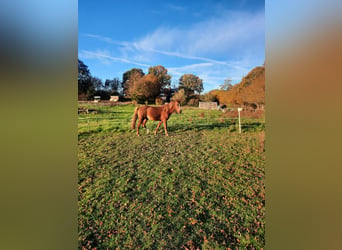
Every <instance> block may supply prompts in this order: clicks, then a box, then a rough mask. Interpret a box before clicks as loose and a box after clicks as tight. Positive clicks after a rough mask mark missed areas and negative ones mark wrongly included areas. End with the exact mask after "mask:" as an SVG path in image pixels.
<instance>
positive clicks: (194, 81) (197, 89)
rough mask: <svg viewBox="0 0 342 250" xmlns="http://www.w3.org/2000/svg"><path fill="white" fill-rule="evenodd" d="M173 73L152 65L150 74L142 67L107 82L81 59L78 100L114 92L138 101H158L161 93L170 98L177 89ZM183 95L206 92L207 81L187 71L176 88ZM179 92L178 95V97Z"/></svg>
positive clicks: (113, 93) (125, 98) (181, 96)
mask: <svg viewBox="0 0 342 250" xmlns="http://www.w3.org/2000/svg"><path fill="white" fill-rule="evenodd" d="M171 77H172V76H171V75H169V74H168V71H167V69H166V68H165V67H164V66H162V65H157V66H151V67H149V68H148V72H147V74H145V73H144V72H143V70H142V69H139V68H132V69H130V70H128V71H126V72H124V73H123V75H122V80H121V81H120V79H119V78H117V77H116V78H113V79H106V81H105V82H104V83H103V82H102V80H101V79H99V78H98V77H95V76H92V74H91V73H90V70H89V68H88V66H87V65H85V64H84V63H83V62H82V61H81V60H78V99H79V100H92V99H93V97H94V96H96V95H98V96H101V99H104V100H106V99H107V100H108V99H109V98H110V96H111V95H117V96H120V98H121V99H122V100H133V101H136V102H138V103H144V102H155V101H156V100H158V98H159V99H160V98H161V96H162V97H164V98H165V99H166V101H170V98H171V97H172V95H173V94H174V91H175V88H173V89H172V88H171ZM176 91H177V93H176V94H177V95H178V97H179V98H183V99H184V101H187V100H189V99H191V97H192V96H193V95H195V94H196V93H197V94H198V95H200V93H201V92H202V91H203V80H202V79H200V78H199V77H198V76H196V75H193V74H184V75H182V76H181V77H180V78H179V81H178V88H177V89H176ZM177 95H176V97H177Z"/></svg>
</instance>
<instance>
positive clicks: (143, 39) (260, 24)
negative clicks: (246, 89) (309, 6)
mask: <svg viewBox="0 0 342 250" xmlns="http://www.w3.org/2000/svg"><path fill="white" fill-rule="evenodd" d="M78 57H79V59H81V60H82V61H83V62H84V63H85V64H86V65H87V66H88V67H89V70H90V72H91V74H92V75H93V76H96V77H99V78H100V79H102V80H103V81H105V80H106V79H113V78H114V77H118V78H119V79H120V80H121V79H122V74H123V73H124V72H126V71H127V70H130V69H132V68H140V69H142V70H143V71H144V72H145V73H147V71H148V68H149V67H150V66H156V65H163V66H164V67H165V68H166V69H167V70H168V73H169V74H170V75H172V85H173V84H175V85H176V86H177V85H178V80H179V78H180V77H181V76H182V75H183V74H186V73H190V74H194V75H197V76H199V77H200V78H201V79H202V80H203V86H204V92H207V91H210V90H212V89H215V88H218V87H219V85H220V84H222V83H223V82H224V80H225V79H227V78H230V79H232V82H233V83H238V82H240V80H241V78H242V77H243V76H245V75H246V74H247V73H248V72H249V71H250V70H251V69H253V68H254V67H256V66H260V65H262V64H263V63H264V61H265V3H264V1H259V0H251V1H247V0H246V1H243V0H240V1H234V0H232V1H213V0H211V1H210V0H205V1H204V0H203V1H202V0H198V1H191V0H188V1H184V0H182V1H154V0H150V1H137V0H136V1H133V0H126V1H109V0H103V1H93V0H80V1H79V2H78Z"/></svg>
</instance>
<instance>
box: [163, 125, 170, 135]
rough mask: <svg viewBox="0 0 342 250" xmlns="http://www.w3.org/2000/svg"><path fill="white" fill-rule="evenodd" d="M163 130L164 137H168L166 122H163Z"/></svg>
mask: <svg viewBox="0 0 342 250" xmlns="http://www.w3.org/2000/svg"><path fill="white" fill-rule="evenodd" d="M164 130H165V135H166V136H169V134H168V133H167V121H164Z"/></svg>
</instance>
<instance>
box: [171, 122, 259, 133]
mask: <svg viewBox="0 0 342 250" xmlns="http://www.w3.org/2000/svg"><path fill="white" fill-rule="evenodd" d="M217 128H228V129H229V130H230V131H231V132H233V131H237V130H238V129H239V127H238V124H237V123H236V122H230V123H220V122H216V123H215V122H214V123H210V124H199V123H197V124H196V123H191V124H187V125H183V124H172V125H169V126H168V131H170V132H176V131H190V130H195V131H202V130H213V129H217ZM264 129H265V124H264V123H262V122H252V123H247V124H242V126H241V130H242V132H253V131H261V130H264Z"/></svg>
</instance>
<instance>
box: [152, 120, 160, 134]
mask: <svg viewBox="0 0 342 250" xmlns="http://www.w3.org/2000/svg"><path fill="white" fill-rule="evenodd" d="M161 124H162V121H160V122H158V125H157V128H156V132H154V134H155V135H156V134H157V132H158V129H159V127H160V125H161Z"/></svg>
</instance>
